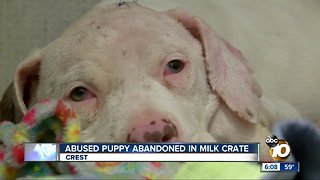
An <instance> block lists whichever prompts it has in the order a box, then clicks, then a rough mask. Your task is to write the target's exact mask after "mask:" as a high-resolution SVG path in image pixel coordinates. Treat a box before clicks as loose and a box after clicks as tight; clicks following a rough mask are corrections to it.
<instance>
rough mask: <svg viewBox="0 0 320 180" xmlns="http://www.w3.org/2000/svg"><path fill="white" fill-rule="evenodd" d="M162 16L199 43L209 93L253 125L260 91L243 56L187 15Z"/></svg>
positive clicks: (180, 11)
mask: <svg viewBox="0 0 320 180" xmlns="http://www.w3.org/2000/svg"><path fill="white" fill-rule="evenodd" d="M164 13H165V14H167V15H168V16H170V17H171V18H173V19H175V20H176V21H177V22H178V23H181V24H182V25H183V26H184V27H185V28H186V29H187V30H188V31H189V32H190V33H191V34H192V35H193V36H194V37H195V38H196V39H197V40H198V41H200V43H201V45H202V49H203V56H204V61H205V62H204V63H205V66H206V71H207V77H208V82H209V85H210V86H211V88H212V90H213V91H215V92H216V93H217V94H218V95H219V96H220V97H221V98H222V99H223V101H224V102H225V103H226V104H227V106H228V107H229V108H230V109H231V110H232V111H233V112H234V113H236V114H237V116H238V117H240V118H241V119H244V120H247V121H249V122H252V123H255V122H256V121H257V116H258V111H259V109H260V106H261V102H260V97H261V88H260V86H259V84H258V83H257V82H256V80H255V79H254V77H253V75H252V73H253V71H252V69H251V67H250V65H249V64H248V62H247V61H246V59H245V58H244V56H243V55H242V53H241V52H240V51H239V50H238V49H236V48H234V47H233V46H232V45H231V44H230V43H228V42H227V41H225V40H224V39H222V38H220V37H219V36H218V35H217V34H215V32H214V31H213V30H212V29H211V28H210V27H209V25H207V24H206V23H205V22H203V21H202V20H201V19H199V18H198V17H195V16H193V15H192V14H191V13H189V12H188V11H186V10H183V9H174V10H169V11H165V12H164Z"/></svg>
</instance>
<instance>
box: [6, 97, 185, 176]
mask: <svg viewBox="0 0 320 180" xmlns="http://www.w3.org/2000/svg"><path fill="white" fill-rule="evenodd" d="M80 132H81V129H80V123H79V121H78V120H77V114H76V112H75V111H74V110H72V108H70V106H68V105H67V104H66V103H65V102H63V101H61V100H49V99H46V100H43V101H41V102H39V103H38V104H36V105H35V106H34V107H32V108H31V109H30V110H29V111H28V112H27V114H26V115H25V116H24V118H23V120H22V122H21V123H20V124H13V123H11V122H8V121H3V122H2V123H1V124H0V138H1V139H0V140H1V142H2V145H1V147H0V161H1V164H0V179H15V178H17V177H42V178H43V177H48V176H51V177H52V176H55V177H56V178H58V177H62V178H65V177H68V178H79V177H85V178H103V179H106V178H107V179H115V178H121V179H123V178H130V179H132V178H139V179H158V178H161V179H162V178H170V177H173V176H174V174H175V170H176V169H177V167H178V166H179V165H178V163H160V162H96V163H95V165H94V166H89V165H88V163H84V162H68V163H66V162H24V147H23V143H25V142H57V143H60V142H79V141H80Z"/></svg>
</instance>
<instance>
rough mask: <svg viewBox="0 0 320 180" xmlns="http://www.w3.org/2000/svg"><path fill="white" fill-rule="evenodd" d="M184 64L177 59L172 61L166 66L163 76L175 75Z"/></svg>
mask: <svg viewBox="0 0 320 180" xmlns="http://www.w3.org/2000/svg"><path fill="white" fill-rule="evenodd" d="M183 68H184V63H183V62H182V61H181V60H179V59H174V60H172V61H170V62H169V63H168V64H167V67H166V71H165V74H176V73H179V72H180V71H182V70H183Z"/></svg>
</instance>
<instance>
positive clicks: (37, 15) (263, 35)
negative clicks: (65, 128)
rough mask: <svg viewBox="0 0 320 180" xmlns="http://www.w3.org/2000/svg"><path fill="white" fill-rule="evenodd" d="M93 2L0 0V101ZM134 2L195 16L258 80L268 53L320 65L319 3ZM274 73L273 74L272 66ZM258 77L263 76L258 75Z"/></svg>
mask: <svg viewBox="0 0 320 180" xmlns="http://www.w3.org/2000/svg"><path fill="white" fill-rule="evenodd" d="M110 1H111V2H118V1H117V0H110ZM127 1H130V0H127ZM98 2H100V0H0V96H1V94H2V93H3V91H4V90H5V88H6V87H7V85H8V84H9V83H10V82H11V81H12V79H13V76H14V72H15V68H16V65H17V64H18V63H19V62H21V61H22V60H23V59H24V58H25V57H26V56H27V55H28V53H29V52H30V51H31V50H32V49H34V48H37V47H42V46H44V45H46V44H47V43H49V42H50V41H52V40H53V39H55V38H56V37H58V35H59V34H60V33H61V31H62V30H63V29H65V28H66V27H67V25H68V23H72V22H73V21H74V20H75V19H77V18H78V17H80V16H81V15H83V14H84V13H85V12H86V11H88V10H89V9H90V8H91V7H92V6H94V5H95V4H96V3H98ZM139 2H140V4H142V5H145V6H147V7H151V8H156V9H158V10H164V9H168V8H174V7H184V8H186V9H189V10H190V11H192V12H193V13H195V14H196V15H199V16H200V17H202V18H203V19H204V20H205V21H207V22H209V24H211V25H212V26H213V27H214V29H215V30H216V31H217V32H218V34H221V35H222V36H224V37H226V39H228V40H229V41H231V42H232V43H233V44H234V45H235V46H236V47H238V48H240V49H241V50H242V51H243V52H244V54H245V55H246V56H247V57H248V59H249V60H255V59H259V61H261V63H260V64H259V66H255V64H254V66H255V67H254V68H255V69H256V72H258V76H259V72H261V73H260V74H266V73H262V72H263V71H264V69H263V67H265V66H271V67H273V66H274V65H273V64H270V63H269V62H270V59H273V57H274V56H272V55H273V54H277V55H278V57H277V58H279V62H280V61H282V59H283V60H286V59H292V58H299V59H303V61H310V63H314V62H315V61H320V60H319V59H320V53H319V51H320V50H319V49H320V38H319V37H320V36H319V32H320V1H318V0H304V1H301V0H281V1H279V0H266V1H262V0H201V1H199V0H175V1H173V0H139ZM292 52H295V53H296V54H292ZM297 52H299V53H297ZM291 56H292V57H291ZM299 56H301V57H299ZM259 68H260V69H259ZM274 71H277V69H276V67H275V69H274ZM278 71H279V72H280V71H281V69H279V70H278ZM259 78H261V79H263V78H264V77H263V76H262V75H261V76H260V77H259Z"/></svg>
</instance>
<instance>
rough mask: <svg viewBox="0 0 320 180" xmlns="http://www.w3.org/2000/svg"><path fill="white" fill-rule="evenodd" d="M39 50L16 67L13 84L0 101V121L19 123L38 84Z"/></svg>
mask: <svg viewBox="0 0 320 180" xmlns="http://www.w3.org/2000/svg"><path fill="white" fill-rule="evenodd" d="M40 54H41V53H40V50H36V51H34V52H32V53H31V55H30V56H29V57H28V58H26V59H25V60H24V61H23V62H22V63H21V64H19V65H18V68H17V71H16V75H15V78H14V80H13V83H11V84H10V86H9V87H8V88H7V90H6V91H5V93H4V94H3V96H2V99H1V101H0V121H2V120H8V121H12V122H16V123H17V122H19V121H21V119H22V117H23V115H24V114H25V113H26V111H27V107H28V106H29V105H30V103H31V100H32V98H34V97H35V94H36V90H37V86H38V83H39V70H40V63H41V55H40Z"/></svg>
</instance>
